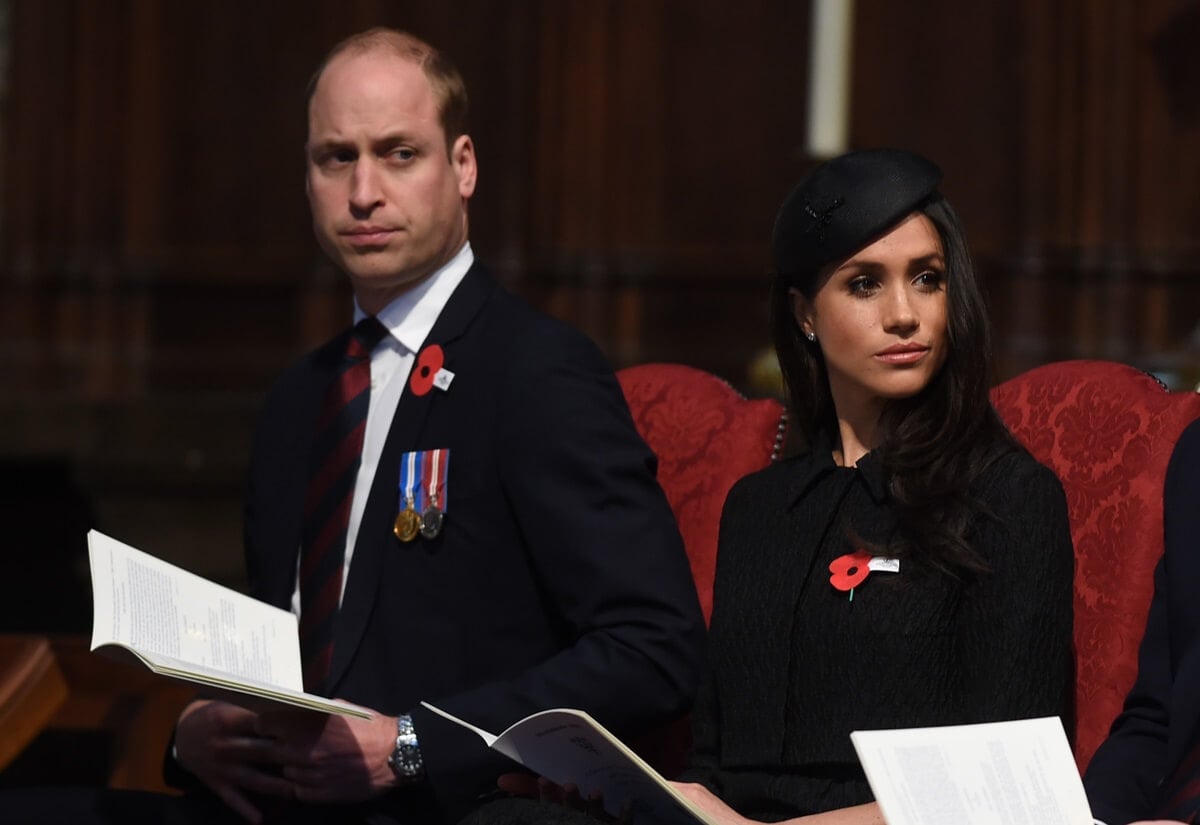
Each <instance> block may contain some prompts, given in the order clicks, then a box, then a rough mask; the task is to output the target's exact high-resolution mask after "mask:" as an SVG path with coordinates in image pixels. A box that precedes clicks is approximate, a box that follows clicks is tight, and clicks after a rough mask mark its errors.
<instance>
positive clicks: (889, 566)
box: [867, 556, 900, 573]
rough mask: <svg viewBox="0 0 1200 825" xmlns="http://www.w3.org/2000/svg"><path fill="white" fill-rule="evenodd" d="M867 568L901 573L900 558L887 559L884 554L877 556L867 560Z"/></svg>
mask: <svg viewBox="0 0 1200 825" xmlns="http://www.w3.org/2000/svg"><path fill="white" fill-rule="evenodd" d="M867 569H868V570H878V571H880V572H883V573H899V572H900V559H885V558H884V557H883V556H875V557H873V558H872V559H871V560H870V561H869V562H867Z"/></svg>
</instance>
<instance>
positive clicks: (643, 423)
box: [617, 364, 786, 621]
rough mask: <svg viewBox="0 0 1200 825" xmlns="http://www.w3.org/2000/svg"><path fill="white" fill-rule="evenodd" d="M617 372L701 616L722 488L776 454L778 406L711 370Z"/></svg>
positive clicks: (675, 367) (782, 422) (707, 601)
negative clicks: (653, 463) (679, 537)
mask: <svg viewBox="0 0 1200 825" xmlns="http://www.w3.org/2000/svg"><path fill="white" fill-rule="evenodd" d="M617 378H618V380H619V381H620V382H621V388H622V389H623V390H624V392H625V398H626V400H627V401H628V402H629V409H630V411H631V412H632V413H633V420H634V423H635V424H636V425H637V428H638V432H639V433H641V435H642V438H643V439H645V440H646V443H647V444H649V445H650V449H651V450H653V451H654V453H655V455H657V456H658V480H659V483H661V484H662V486H663V489H664V490H665V491H666V493H667V499H668V500H669V501H670V503H671V510H672V511H673V512H674V513H675V519H676V520H677V521H678V522H679V530H680V532H681V533H682V534H683V543H684V546H685V547H686V548H687V554H688V560H689V562H690V563H691V566H692V576H693V578H694V579H695V581H696V591H697V593H698V594H699V596H700V605H701V607H702V608H703V609H704V619H705V621H707V620H708V618H709V616H710V615H711V613H712V587H713V574H714V573H715V571H716V562H717V531H718V528H719V526H720V523H721V508H722V507H723V506H724V504H725V496H726V494H727V493H728V492H729V488H730V487H732V486H733V483H734V482H735V481H737V480H738V479H739V478H741V477H742V476H744V475H746V474H748V473H751V472H753V471H755V470H760V469H762V468H763V467H765V466H767V464H769V463H770V462H771V460H772V458H774V457H776V456H777V455H778V452H779V449H780V447H781V445H782V443H783V436H784V434H785V431H786V419H785V417H784V414H783V407H782V406H781V405H780V404H779V402H777V401H773V400H770V399H760V400H756V401H751V400H747V399H745V398H743V397H742V396H741V395H740V394H739V393H738V392H737V391H736V390H734V389H733V388H732V387H730V386H729V385H728V384H727V383H725V382H724V381H722V380H721V379H719V378H717V377H716V376H714V375H711V374H710V373H707V372H704V371H703V370H698V369H695V368H693V367H685V366H683V365H681V364H643V365H641V366H636V367H629V368H627V369H623V370H621V371H620V372H618V373H617Z"/></svg>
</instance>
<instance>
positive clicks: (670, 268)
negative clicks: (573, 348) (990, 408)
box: [0, 0, 1200, 624]
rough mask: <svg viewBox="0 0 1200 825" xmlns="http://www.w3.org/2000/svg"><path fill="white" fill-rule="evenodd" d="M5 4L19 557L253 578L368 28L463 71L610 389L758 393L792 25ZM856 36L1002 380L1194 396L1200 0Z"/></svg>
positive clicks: (13, 541)
mask: <svg viewBox="0 0 1200 825" xmlns="http://www.w3.org/2000/svg"><path fill="white" fill-rule="evenodd" d="M3 9H4V10H5V24H6V32H5V34H6V36H7V43H6V51H5V52H4V60H5V61H7V62H6V64H5V65H4V66H3V78H4V84H3V87H2V94H3V99H2V109H0V159H2V167H0V174H2V177H0V365H2V368H3V373H4V388H5V389H4V391H3V395H2V397H0V460H2V461H3V468H4V472H3V473H2V474H0V481H2V485H3V486H2V487H0V504H2V506H3V511H2V514H3V515H4V517H5V521H6V524H7V525H8V528H9V529H8V530H7V531H6V532H7V536H6V538H7V540H6V542H5V552H6V553H22V554H23V556H24V557H25V558H31V559H33V560H34V561H35V563H36V561H37V560H39V559H43V558H45V559H48V558H50V556H49V555H43V554H44V553H49V552H50V550H54V549H55V548H64V547H67V548H70V549H69V552H67V554H66V559H67V561H66V562H65V563H63V562H59V561H55V562H53V563H51V562H49V561H46V562H45V567H46V570H45V571H44V577H45V578H46V579H47V580H52V581H56V582H63V581H65V580H66V579H68V578H72V579H76V580H78V579H81V577H82V575H83V573H84V568H83V564H84V562H83V557H82V555H81V551H80V547H81V533H82V527H81V525H83V524H86V523H90V522H94V523H98V524H99V525H100V526H101V527H103V528H104V529H106V530H108V531H109V532H111V533H113V534H114V535H115V536H117V537H118V538H122V539H124V540H126V541H129V542H131V543H134V544H137V545H139V546H142V547H143V548H144V549H147V550H150V551H152V552H155V553H157V554H159V555H163V556H166V557H168V558H172V559H175V560H177V561H181V562H182V563H184V564H186V565H188V566H189V567H191V568H193V569H195V570H197V571H198V572H201V573H203V574H205V575H209V576H213V577H216V578H219V579H223V580H227V581H232V582H237V581H238V580H239V577H240V550H239V540H240V539H239V528H238V521H239V518H240V506H239V501H240V497H241V484H242V473H243V470H244V467H245V461H246V455H247V450H248V442H249V431H250V426H251V424H252V421H253V417H254V411H255V409H256V407H257V404H258V403H259V400H260V398H261V396H262V393H263V391H264V390H265V388H266V386H267V385H268V383H269V382H270V380H271V378H272V376H273V375H275V374H276V373H277V372H278V371H279V370H280V369H281V368H282V367H283V366H284V365H285V364H287V363H288V362H289V361H290V360H291V359H293V358H294V357H296V356H297V355H298V354H299V353H301V352H302V351H304V350H305V349H306V348H308V347H310V346H312V345H314V344H315V343H318V342H319V341H321V340H323V339H324V338H325V337H326V336H327V335H329V334H331V333H332V332H334V331H336V330H337V329H338V328H340V326H341V325H342V324H343V323H344V322H345V320H346V318H347V316H348V311H349V309H348V307H349V304H348V292H347V290H346V288H345V285H344V284H343V282H342V280H341V278H340V277H339V275H338V274H337V273H336V272H334V271H332V269H331V267H330V266H329V265H328V264H327V263H326V262H325V261H324V260H323V259H322V258H321V256H320V254H319V252H318V251H317V248H316V245H315V243H314V242H313V240H312V237H311V230H310V227H309V222H308V214H307V205H306V203H305V199H304V194H303V185H302V184H303V158H302V145H303V141H304V131H305V111H304V104H303V90H304V86H305V83H306V81H307V79H308V75H309V73H310V72H311V70H312V69H313V67H314V66H315V64H316V63H317V61H318V60H319V58H320V56H321V55H322V54H323V53H324V51H325V50H326V49H327V48H328V47H329V46H330V45H331V44H332V43H333V42H335V41H336V40H337V39H339V38H341V37H342V36H344V35H346V34H349V33H351V32H353V31H357V30H359V29H362V28H365V27H367V26H369V25H373V24H386V25H394V26H399V27H404V28H408V29H410V30H412V31H414V32H415V33H417V34H419V35H422V36H424V37H426V38H428V39H429V40H431V41H432V42H434V43H436V44H438V45H439V46H440V47H442V48H443V49H444V50H445V51H446V52H447V53H449V54H450V55H451V56H452V57H453V58H454V59H455V60H456V61H457V62H458V63H459V65H460V67H461V69H462V71H463V73H464V75H465V77H466V79H467V83H468V86H469V88H470V90H471V95H472V122H473V125H472V133H473V135H474V137H475V140H476V146H477V149H478V152H479V162H480V167H481V171H480V185H479V189H478V194H477V197H476V198H475V200H474V201H473V202H472V205H471V218H472V238H473V243H474V246H475V249H476V253H477V255H478V256H479V257H481V258H482V259H484V260H486V261H488V262H489V263H490V264H491V265H492V267H493V268H494V270H495V271H496V272H497V273H498V274H499V275H500V276H501V277H502V279H503V280H504V281H505V282H506V283H507V284H509V285H510V286H511V287H512V288H513V289H515V290H517V291H518V292H520V293H522V294H524V295H526V296H528V297H529V298H530V299H531V300H532V301H534V302H535V303H537V304H539V305H541V306H543V307H545V308H546V309H548V310H549V311H551V312H553V313H555V314H557V315H559V316H561V317H564V318H566V319H568V320H570V321H572V322H574V323H576V324H577V325H579V326H580V327H581V328H583V329H584V330H585V331H587V332H588V333H589V334H591V335H592V336H593V337H594V338H596V340H597V341H598V342H599V343H600V344H601V346H602V347H603V348H604V349H605V351H606V352H607V353H608V354H609V356H610V357H611V359H612V361H613V362H614V364H615V365H616V366H623V365H627V364H631V363H635V362H642V361H650V360H671V361H681V362H685V363H690V364H694V365H697V366H700V367H703V368H705V369H709V370H711V371H713V372H716V373H718V374H720V375H722V376H723V377H725V378H727V379H728V380H729V381H731V382H732V383H734V384H735V385H737V386H739V387H749V386H750V385H751V383H752V382H751V380H750V378H749V374H750V365H751V363H752V362H753V361H754V359H755V358H756V356H757V355H758V354H759V353H761V352H762V351H763V349H764V347H766V345H767V335H766V322H765V294H766V283H767V282H766V278H765V274H764V273H765V271H766V268H767V254H766V253H767V240H768V237H769V234H770V227H771V221H772V217H773V214H774V211H775V208H776V206H777V205H778V203H779V202H780V201H781V200H782V198H783V196H784V194H785V193H786V192H787V191H788V190H789V189H790V188H791V186H792V185H793V184H794V183H795V181H796V180H797V179H798V178H799V177H800V176H801V175H802V174H803V173H804V172H805V171H806V170H807V169H808V168H809V167H810V165H811V163H812V161H811V159H810V158H808V157H806V155H805V151H804V145H803V135H804V129H805V108H806V89H807V82H808V76H807V75H808V68H807V61H808V26H809V15H810V9H809V4H808V3H807V2H805V0H741V2H738V3H729V2H728V1H727V0H409V2H404V3H401V2H396V1H395V0H291V2H289V3H287V4H276V3H268V2H256V0H238V1H237V2H233V0H203V2H201V0H103V2H100V0H8V2H7V3H5V4H3ZM855 26H856V28H855V35H854V53H853V54H854V57H853V84H852V86H853V102H852V110H851V129H850V138H851V142H852V144H853V145H855V146H873V145H893V146H900V147H906V148H913V149H917V150H919V151H922V152H924V153H926V154H928V155H930V156H932V157H933V158H935V159H937V160H938V161H939V163H940V164H941V165H942V166H943V168H944V170H945V173H946V178H945V185H944V190H945V191H946V192H947V194H948V195H949V196H950V197H951V199H952V200H953V201H954V202H955V203H956V205H957V206H958V208H959V210H960V212H961V214H962V215H963V217H964V219H965V222H966V224H967V227H968V232H969V235H970V237H971V239H972V242H973V247H974V250H975V252H976V254H977V257H978V259H979V262H980V264H981V266H982V269H983V272H984V273H985V276H986V281H987V285H988V289H989V293H990V299H991V305H992V314H993V318H994V320H995V324H996V327H997V331H998V338H999V341H998V343H999V352H998V360H997V371H998V375H999V377H1001V378H1003V377H1006V376H1010V375H1013V374H1016V373H1017V372H1020V371H1022V370H1024V369H1027V368H1029V367H1032V366H1035V365H1037V364H1040V363H1044V362H1046V361H1051V360H1057V359H1062V358H1073V357H1101V358H1112V359H1117V360H1124V361H1129V362H1131V363H1135V364H1138V365H1141V366H1146V367H1150V368H1154V369H1159V370H1161V371H1162V372H1163V373H1164V375H1167V376H1168V377H1171V378H1173V379H1175V380H1177V381H1178V382H1179V383H1180V384H1181V385H1191V384H1194V383H1195V381H1196V379H1197V378H1200V374H1198V373H1197V371H1196V366H1195V365H1196V362H1197V358H1196V353H1197V352H1198V351H1200V350H1197V349H1196V347H1197V346H1200V344H1197V343H1195V342H1192V341H1191V340H1190V339H1189V335H1190V334H1191V332H1192V329H1193V327H1194V325H1195V324H1196V321H1197V310H1198V309H1200V93H1198V92H1197V89H1200V49H1197V48H1196V45H1195V44H1196V43H1200V2H1197V0H1139V2H1136V3H1134V2H1130V0H975V2H970V3H964V2H961V0H915V1H914V2H911V3H893V2H886V0H859V2H857V3H856V21H855ZM47 548H49V549H47ZM55 558H58V556H55ZM10 579H11V577H10ZM35 580H37V575H35V574H31V575H30V576H27V577H23V578H22V579H21V580H20V581H21V584H19V585H11V586H12V587H15V586H19V587H21V588H22V589H23V591H25V592H28V588H29V586H30V585H29V583H30V582H31V581H35ZM54 592H56V593H59V594H62V593H65V592H66V591H65V590H64V589H63V587H60V586H59V584H56V585H55V591H54ZM69 602H70V599H69V598H68V597H67V596H60V598H59V599H58V602H57V606H56V608H55V609H56V610H57V611H58V613H57V614H56V615H61V614H64V612H69V611H66V608H64V607H63V605H64V604H67V603H69ZM0 621H4V619H3V617H0ZM7 621H8V623H9V624H13V623H20V622H21V621H23V619H21V618H20V617H17V618H16V619H13V618H12V617H9V618H8V619H7ZM39 621H43V620H41V619H39ZM64 621H65V620H64Z"/></svg>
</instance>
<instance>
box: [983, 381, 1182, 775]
mask: <svg viewBox="0 0 1200 825" xmlns="http://www.w3.org/2000/svg"><path fill="white" fill-rule="evenodd" d="M992 399H993V402H994V403H995V405H996V409H997V410H998V411H999V413H1000V415H1001V417H1003V419H1004V420H1005V422H1006V423H1007V424H1008V426H1009V428H1010V429H1011V430H1012V431H1013V433H1014V434H1015V435H1016V436H1017V438H1018V439H1020V441H1021V442H1022V443H1023V444H1024V445H1025V446H1026V447H1027V448H1028V449H1029V451H1030V452H1031V453H1033V455H1034V456H1035V457H1036V458H1037V459H1038V460H1039V461H1041V462H1042V463H1043V464H1045V465H1046V466H1047V467H1049V468H1050V469H1052V470H1053V471H1054V472H1055V473H1057V475H1058V477H1059V479H1060V480H1061V481H1062V485H1063V488H1064V490H1065V491H1066V495H1067V507H1068V510H1069V514H1070V519H1071V537H1072V539H1073V540H1074V543H1075V656H1076V676H1075V679H1076V687H1075V699H1076V739H1075V759H1076V762H1077V763H1078V765H1079V768H1080V770H1083V769H1085V768H1086V767H1087V764H1088V762H1089V761H1091V758H1092V754H1093V753H1094V752H1095V750H1096V748H1097V747H1098V746H1099V745H1100V742H1101V741H1103V739H1104V737H1105V736H1106V735H1107V734H1108V728H1109V726H1110V725H1111V724H1112V720H1113V719H1114V718H1116V716H1117V714H1118V713H1119V712H1120V710H1121V706H1122V703H1123V702H1124V699H1125V694H1126V693H1127V692H1128V691H1129V688H1130V687H1131V686H1132V685H1133V681H1134V678H1135V677H1136V675H1137V649H1138V645H1139V643H1140V642H1141V639H1142V633H1143V631H1144V629H1145V625H1146V614H1147V613H1148V612H1149V608H1150V598H1151V596H1152V595H1153V592H1154V582H1153V571H1154V566H1155V564H1156V563H1157V562H1158V559H1159V557H1160V556H1161V555H1162V541H1163V532H1162V526H1163V525H1162V493H1163V479H1164V476H1165V474H1166V469H1167V461H1168V459H1169V458H1170V457H1171V450H1172V449H1173V448H1174V446H1175V442H1176V441H1177V440H1178V438H1179V435H1180V433H1182V432H1183V429H1184V428H1185V427H1186V426H1187V425H1188V423H1190V422H1191V421H1192V420H1194V419H1195V418H1197V417H1200V395H1197V394H1196V393H1191V392H1188V393H1182V392H1181V393H1172V392H1167V391H1166V390H1165V389H1164V388H1163V387H1162V385H1161V384H1159V383H1158V381H1156V380H1155V379H1154V378H1152V377H1150V376H1149V375H1146V374H1145V373H1143V372H1140V371H1138V370H1136V369H1134V368H1132V367H1129V366H1125V365H1123V364H1116V363H1112V362H1108V361H1065V362H1062V363H1057V364H1049V365H1046V366H1043V367H1038V368H1036V369H1033V370H1030V371H1029V372H1027V373H1024V374H1022V375H1019V376H1017V377H1016V378H1013V379H1012V380H1010V381H1006V382H1005V383H1003V384H1001V385H1000V386H999V387H997V388H996V389H995V390H994V391H993V393H992Z"/></svg>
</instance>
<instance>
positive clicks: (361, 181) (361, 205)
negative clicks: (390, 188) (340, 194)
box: [350, 159, 383, 213]
mask: <svg viewBox="0 0 1200 825" xmlns="http://www.w3.org/2000/svg"><path fill="white" fill-rule="evenodd" d="M382 202H383V195H382V190H381V189H380V186H379V172H378V170H377V169H375V167H374V165H373V164H372V163H370V161H368V160H365V159H360V160H359V161H358V162H357V163H355V164H354V175H353V177H352V178H351V181H350V208H351V209H353V210H354V211H355V212H357V213H369V212H371V210H373V209H374V208H375V207H377V206H379V205H380V204H381V203H382Z"/></svg>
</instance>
